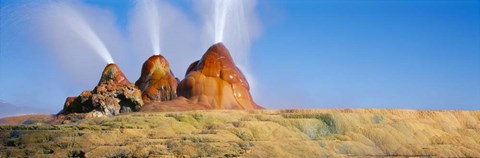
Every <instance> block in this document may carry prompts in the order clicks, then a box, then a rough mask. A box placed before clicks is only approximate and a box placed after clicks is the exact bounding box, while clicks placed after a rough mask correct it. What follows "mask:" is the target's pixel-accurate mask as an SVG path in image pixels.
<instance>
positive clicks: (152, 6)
mask: <svg viewBox="0 0 480 158" xmlns="http://www.w3.org/2000/svg"><path fill="white" fill-rule="evenodd" d="M138 5H139V6H140V9H141V10H142V14H143V16H144V17H146V20H145V22H146V24H145V26H146V27H147V31H148V33H149V36H150V42H151V44H152V51H153V54H154V55H160V16H159V12H158V6H157V4H156V3H155V1H152V0H140V1H139V4H138Z"/></svg>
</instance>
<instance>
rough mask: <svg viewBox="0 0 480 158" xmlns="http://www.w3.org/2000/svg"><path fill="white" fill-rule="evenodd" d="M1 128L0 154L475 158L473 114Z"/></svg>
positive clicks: (238, 117) (241, 115)
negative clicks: (419, 157) (417, 157)
mask: <svg viewBox="0 0 480 158" xmlns="http://www.w3.org/2000/svg"><path fill="white" fill-rule="evenodd" d="M42 122H43V120H42V119H31V120H27V121H24V122H23V125H1V126H0V139H1V141H2V142H0V157H67V156H69V157H329V156H330V157H332V156H334V157H341V156H362V157H363V156H379V157H383V156H392V157H395V156H439V157H480V111H417V110H387V109H319V110H257V111H192V112H167V113H130V114H124V115H120V116H115V117H108V118H95V119H87V120H79V121H76V122H75V121H74V122H70V123H67V124H58V125H50V124H45V123H42Z"/></svg>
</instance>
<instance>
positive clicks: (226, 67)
mask: <svg viewBox="0 0 480 158" xmlns="http://www.w3.org/2000/svg"><path fill="white" fill-rule="evenodd" d="M249 90H250V87H249V85H248V82H247V80H246V79H245V76H244V75H243V74H242V72H241V71H240V69H238V68H237V67H236V66H235V63H234V62H233V59H232V57H231V56H230V52H229V51H228V50H227V48H226V47H225V46H224V45H223V44H222V43H217V44H215V45H213V46H211V47H210V48H209V49H208V50H207V52H206V53H205V54H204V55H203V57H202V58H201V59H200V60H199V61H195V62H194V63H192V64H191V65H190V66H189V68H188V70H187V72H186V76H185V79H183V80H182V81H181V82H180V83H179V85H178V89H177V92H178V95H179V96H183V97H185V98H188V99H189V100H190V101H192V102H193V103H196V104H197V103H198V104H203V105H207V106H208V108H209V109H263V108H262V107H261V106H258V105H257V104H256V103H255V102H254V101H253V99H252V96H251V95H250V91H249Z"/></svg>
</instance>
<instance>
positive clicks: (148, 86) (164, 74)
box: [135, 55, 178, 103]
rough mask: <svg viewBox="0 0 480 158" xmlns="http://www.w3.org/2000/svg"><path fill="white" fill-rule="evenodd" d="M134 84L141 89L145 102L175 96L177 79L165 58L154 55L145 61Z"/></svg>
mask: <svg viewBox="0 0 480 158" xmlns="http://www.w3.org/2000/svg"><path fill="white" fill-rule="evenodd" d="M135 85H136V86H137V87H138V88H139V89H140V90H141V91H142V98H143V101H144V102H145V103H149V102H154V101H168V100H172V99H175V98H176V97H177V85H178V81H177V79H176V78H175V75H173V73H172V71H171V70H170V65H169V64H168V61H167V59H165V58H164V57H163V56H161V55H154V56H152V57H150V58H148V60H147V61H145V63H144V64H143V67H142V73H141V76H140V78H139V79H138V80H137V82H135Z"/></svg>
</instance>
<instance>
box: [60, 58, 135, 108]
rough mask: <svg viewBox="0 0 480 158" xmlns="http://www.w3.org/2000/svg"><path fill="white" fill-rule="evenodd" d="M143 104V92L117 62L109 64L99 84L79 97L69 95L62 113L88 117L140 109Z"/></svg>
mask: <svg viewBox="0 0 480 158" xmlns="http://www.w3.org/2000/svg"><path fill="white" fill-rule="evenodd" d="M142 105H143V100H142V98H141V92H140V90H138V89H137V88H136V87H135V85H134V84H132V83H130V82H129V81H128V80H127V78H126V77H125V75H124V74H123V73H122V71H121V70H120V69H119V68H118V66H117V65H115V64H108V65H107V66H106V67H105V69H104V71H103V73H102V77H101V79H100V81H99V83H98V85H97V86H96V87H95V88H94V89H93V90H92V91H83V92H82V93H81V94H80V96H78V97H68V98H67V99H66V101H65V105H64V108H63V110H62V111H61V112H60V113H59V114H60V115H68V114H72V113H85V114H86V115H87V116H88V117H101V116H113V115H118V114H120V113H123V112H132V111H139V110H140V108H141V106H142Z"/></svg>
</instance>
